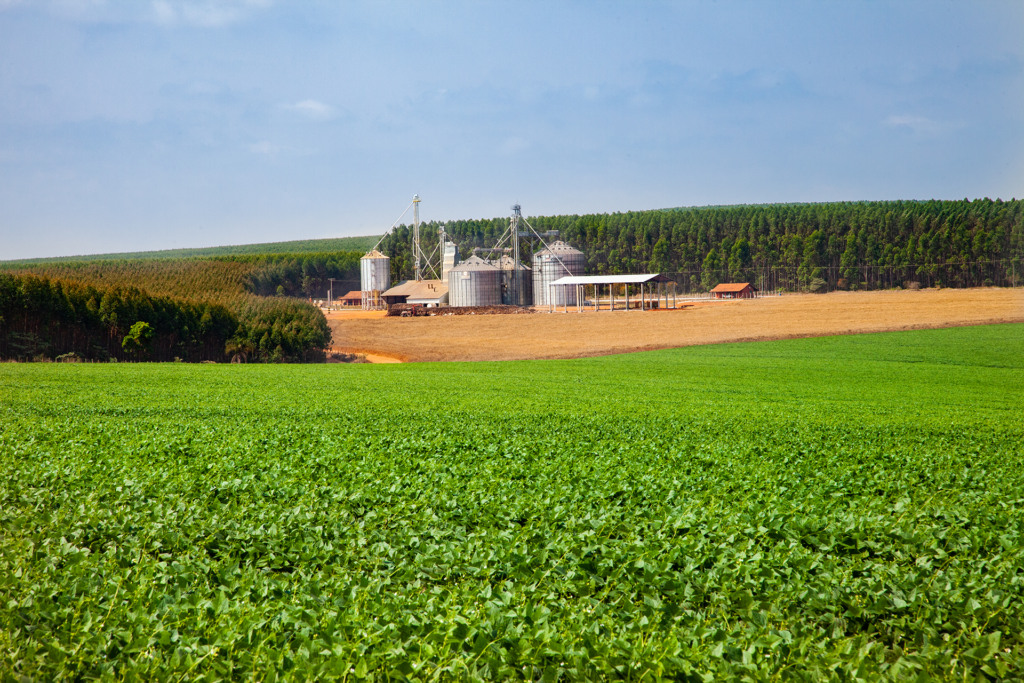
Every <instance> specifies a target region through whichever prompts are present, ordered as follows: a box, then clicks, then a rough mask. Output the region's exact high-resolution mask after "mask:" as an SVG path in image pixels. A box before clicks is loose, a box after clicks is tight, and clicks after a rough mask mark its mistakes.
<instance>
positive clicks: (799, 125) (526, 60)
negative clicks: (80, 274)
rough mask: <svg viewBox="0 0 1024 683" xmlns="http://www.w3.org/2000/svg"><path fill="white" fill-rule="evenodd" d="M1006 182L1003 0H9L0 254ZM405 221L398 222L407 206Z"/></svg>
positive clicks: (1023, 191) (982, 192)
mask: <svg viewBox="0 0 1024 683" xmlns="http://www.w3.org/2000/svg"><path fill="white" fill-rule="evenodd" d="M413 194H419V195H420V197H421V198H422V203H421V205H420V207H421V208H420V215H421V218H422V220H424V221H429V220H437V221H446V220H455V219H468V218H492V217H496V216H508V215H509V213H510V207H511V205H512V204H514V203H519V204H521V205H522V207H523V213H524V215H526V216H536V215H555V214H585V213H611V212H618V211H633V210H643V209H657V208H668V207H678V206H706V205H722V204H761V203H776V202H779V203H784V202H830V201H858V200H890V199H963V198H970V199H975V198H982V197H990V198H993V199H995V198H1001V199H1011V198H1022V197H1024V2H1020V0H1006V1H998V0H970V1H968V0H958V1H956V2H949V1H945V0H927V1H922V2H918V1H914V0H899V1H894V2H889V1H885V0H849V1H844V2H840V1H838V0H837V1H834V2H820V1H819V0H813V1H801V0H786V1H785V2H782V1H772V0H760V1H757V2H741V1H731V0H718V1H714V2H712V1H707V2H688V1H682V0H679V1H672V2H659V1H657V0H629V1H626V0H622V1H620V2H602V1H601V0H581V1H575V0H543V1H537V2H535V1H533V0H511V1H508V2H505V1H501V0H493V1H491V0H477V1H472V2H469V1H467V2H463V1H460V0H444V1H443V2H441V1H438V2H430V1H423V2H387V1H384V0H372V1H367V2H362V1H360V0H346V1H345V2H337V1H327V0H323V1H321V0H291V1H288V2H286V1H284V0H151V1H150V0H0V260H6V259H18V258H35V257H47V256H61V255H73V254H90V253H105V252H125V251H142V250H157V249H178V248H186V247H206V246H217V245H227V244H250V243H255V242H271V241H284V240H297V239H313V238H320V237H343V236H348V235H372V234H382V233H383V232H384V231H385V230H387V229H388V228H389V227H390V226H391V225H392V224H393V223H395V221H396V220H398V219H399V217H400V216H401V215H402V213H403V211H405V210H406V208H407V207H408V206H409V203H410V200H411V199H412V195H413ZM402 222H411V212H410V213H408V214H406V215H405V218H404V219H403V221H402Z"/></svg>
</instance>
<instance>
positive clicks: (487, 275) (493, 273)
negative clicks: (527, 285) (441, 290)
mask: <svg viewBox="0 0 1024 683" xmlns="http://www.w3.org/2000/svg"><path fill="white" fill-rule="evenodd" d="M500 303H501V271H500V270H498V267H497V266H495V265H492V264H490V263H488V262H487V261H485V260H483V259H482V258H480V257H479V256H470V257H469V258H468V259H466V260H465V261H463V262H462V263H460V264H459V265H457V266H455V267H454V268H452V269H451V270H449V271H448V305H449V306H497V305H499V304H500Z"/></svg>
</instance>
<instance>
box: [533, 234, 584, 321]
mask: <svg viewBox="0 0 1024 683" xmlns="http://www.w3.org/2000/svg"><path fill="white" fill-rule="evenodd" d="M585 265H586V259H585V258H584V257H583V252H582V251H580V250H579V249H575V248H573V247H571V246H569V245H568V244H566V243H565V242H563V241H562V240H558V241H556V242H552V243H551V245H550V246H548V247H545V248H544V249H541V250H540V251H538V252H537V253H536V254H534V255H533V298H534V304H535V305H537V306H575V305H576V301H577V298H576V290H575V289H570V288H568V287H551V286H550V285H551V284H552V283H554V281H555V280H558V279H559V278H561V277H564V276H566V275H569V276H572V275H583V269H584V266H585Z"/></svg>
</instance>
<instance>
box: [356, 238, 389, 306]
mask: <svg viewBox="0 0 1024 683" xmlns="http://www.w3.org/2000/svg"><path fill="white" fill-rule="evenodd" d="M359 284H360V289H361V290H362V292H363V308H366V309H377V308H383V306H384V304H383V301H382V300H381V298H380V293H381V292H383V291H384V290H385V289H389V288H390V287H391V259H390V258H388V257H387V256H385V255H384V254H382V253H380V252H379V251H377V250H376V249H374V250H372V251H369V252H367V253H366V255H365V256H363V257H362V258H361V259H359Z"/></svg>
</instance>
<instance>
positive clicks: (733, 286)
mask: <svg viewBox="0 0 1024 683" xmlns="http://www.w3.org/2000/svg"><path fill="white" fill-rule="evenodd" d="M711 293H712V294H714V295H715V298H716V299H753V298H754V297H755V296H756V295H757V287H755V286H754V285H752V284H750V283H749V282H723V283H722V284H720V285H716V286H715V288H714V289H712V290H711Z"/></svg>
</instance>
